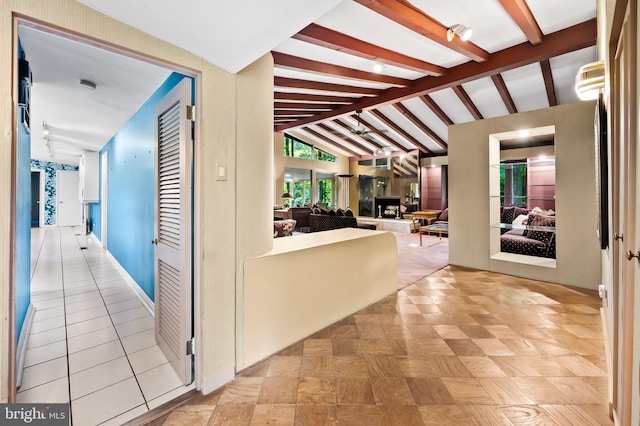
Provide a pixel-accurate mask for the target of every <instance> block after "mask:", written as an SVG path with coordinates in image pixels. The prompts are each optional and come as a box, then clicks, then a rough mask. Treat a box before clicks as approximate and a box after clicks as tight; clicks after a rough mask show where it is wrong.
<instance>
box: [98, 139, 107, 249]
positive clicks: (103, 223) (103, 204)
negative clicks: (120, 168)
mask: <svg viewBox="0 0 640 426" xmlns="http://www.w3.org/2000/svg"><path fill="white" fill-rule="evenodd" d="M108 154H109V151H105V152H103V153H102V157H101V158H100V170H101V174H102V175H101V176H100V179H101V180H100V193H101V194H100V197H101V198H100V240H101V241H100V243H101V244H102V248H103V249H105V250H106V249H107V224H108V218H107V211H108V209H107V204H108V202H109V197H108V195H109V156H108Z"/></svg>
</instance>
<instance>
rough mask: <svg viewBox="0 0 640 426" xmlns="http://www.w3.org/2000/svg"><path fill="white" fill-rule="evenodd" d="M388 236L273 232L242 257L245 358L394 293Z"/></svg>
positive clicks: (393, 249)
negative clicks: (256, 253)
mask: <svg viewBox="0 0 640 426" xmlns="http://www.w3.org/2000/svg"><path fill="white" fill-rule="evenodd" d="M397 269H398V249H397V244H396V238H395V236H394V235H393V234H391V233H388V232H381V231H372V230H364V229H356V228H344V229H336V230H332V231H324V232H315V233H311V234H303V235H295V236H291V237H282V238H276V239H275V240H274V248H273V250H272V251H271V252H270V253H268V254H266V255H264V256H260V257H256V258H254V259H248V260H245V262H244V333H243V337H244V344H243V345H240V346H243V347H244V364H243V365H239V366H238V367H239V369H242V368H246V367H248V366H250V365H252V364H254V363H256V362H258V361H260V360H262V359H264V358H266V357H268V356H269V355H271V354H274V353H276V352H278V351H279V350H281V349H284V348H286V347H287V346H289V345H291V344H293V343H295V342H297V341H299V340H301V339H303V338H305V337H306V336H309V335H311V334H313V333H315V332H316V331H318V330H321V329H323V328H324V327H327V326H329V325H331V324H333V323H334V322H336V321H339V320H341V319H343V318H345V317H347V316H349V315H351V314H353V313H356V312H358V311H360V310H362V309H363V308H365V307H367V306H369V305H371V304H373V303H375V302H377V301H379V300H381V299H383V298H384V297H386V296H388V295H390V294H393V293H395V292H396V291H397V287H398V277H397Z"/></svg>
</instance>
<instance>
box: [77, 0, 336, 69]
mask: <svg viewBox="0 0 640 426" xmlns="http://www.w3.org/2000/svg"><path fill="white" fill-rule="evenodd" d="M343 1H344V0H322V1H317V0H269V1H255V0H233V1H224V2H223V1H211V0H190V1H189V2H184V1H180V2H179V1H175V0H109V1H104V0H78V2H80V3H83V4H85V5H87V6H89V7H91V8H93V9H96V10H98V11H100V12H103V13H105V14H106V15H109V16H111V17H112V18H115V19H117V20H118V21H121V22H124V23H125V24H129V25H131V26H132V27H134V28H138V29H139V30H142V31H144V32H146V33H148V34H151V35H152V36H154V37H157V38H159V39H161V40H165V41H168V42H169V43H171V44H174V45H176V46H178V47H181V48H183V49H185V50H187V51H189V52H191V53H194V54H196V55H198V56H201V57H203V58H204V59H206V60H207V61H209V62H211V63H212V64H215V65H217V66H219V67H221V68H223V69H225V70H227V71H229V72H230V73H236V72H238V71H240V70H241V69H243V68H244V67H246V66H247V65H249V64H251V63H252V62H254V61H255V60H257V59H258V58H260V57H261V56H263V55H264V54H265V53H267V52H269V51H271V50H272V49H273V48H274V47H276V46H277V45H279V44H280V43H282V42H283V41H284V40H286V39H288V38H289V37H291V36H292V35H293V34H295V33H296V32H298V31H300V30H301V29H302V28H304V27H306V26H307V25H309V24H310V23H311V22H313V21H314V20H315V19H317V18H318V17H319V16H322V15H323V14H324V13H325V12H327V11H329V10H330V9H331V8H333V7H334V6H336V5H337V4H339V3H341V2H343Z"/></svg>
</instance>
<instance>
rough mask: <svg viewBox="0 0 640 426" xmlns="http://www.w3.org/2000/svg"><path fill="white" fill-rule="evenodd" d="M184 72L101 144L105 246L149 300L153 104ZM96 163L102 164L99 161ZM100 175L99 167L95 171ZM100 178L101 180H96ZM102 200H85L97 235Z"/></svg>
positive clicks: (151, 277) (170, 79) (151, 284)
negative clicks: (105, 186) (104, 164)
mask: <svg viewBox="0 0 640 426" xmlns="http://www.w3.org/2000/svg"><path fill="white" fill-rule="evenodd" d="M184 78H189V77H186V76H184V75H182V74H178V73H173V74H171V75H170V76H169V77H168V78H167V80H166V81H165V82H164V83H163V84H162V85H161V86H160V87H159V88H158V90H156V92H155V93H154V94H153V95H151V97H150V98H149V99H148V100H147V101H146V102H145V103H144V104H143V105H142V107H140V109H139V110H138V111H137V112H136V113H135V114H134V115H133V116H132V117H131V118H130V119H129V121H127V123H126V124H125V125H124V126H123V127H122V128H121V129H120V130H119V131H118V132H117V133H116V134H115V136H113V138H111V140H110V141H109V142H108V143H107V144H106V145H105V146H104V147H103V148H102V150H100V156H102V154H103V153H104V152H105V151H108V153H109V154H108V161H109V165H108V167H109V170H108V179H109V182H108V194H107V198H108V205H107V209H108V211H107V220H108V221H109V223H108V228H107V229H108V231H107V232H108V235H107V250H108V251H109V252H110V253H111V254H112V255H113V257H114V258H115V259H116V260H117V261H118V263H120V265H121V266H122V267H123V268H124V269H125V270H126V271H127V273H128V274H129V275H130V276H131V277H132V278H133V279H134V280H135V281H136V283H138V285H139V286H140V288H141V289H142V290H143V291H144V292H145V293H146V294H147V296H149V298H150V299H151V300H154V248H155V246H154V245H152V244H151V241H152V240H153V239H154V238H155V237H154V234H155V229H154V227H155V196H156V188H155V119H154V115H155V111H154V109H155V106H156V104H157V103H158V102H159V101H160V100H161V99H162V98H163V97H164V96H165V95H166V94H167V93H169V91H171V89H173V88H174V87H175V86H176V85H177V84H178V83H179V82H180V81H182V80H183V79H184ZM100 167H102V164H101V162H100ZM100 179H102V173H100ZM100 184H102V182H100ZM100 197H101V200H100V202H99V203H92V204H91V206H90V220H91V223H90V226H91V231H92V232H93V234H94V235H95V236H96V237H98V238H99V239H102V236H101V235H100V234H101V228H100V227H101V202H102V194H100Z"/></svg>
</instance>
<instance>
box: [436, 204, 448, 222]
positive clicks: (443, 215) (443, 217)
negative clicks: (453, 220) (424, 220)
mask: <svg viewBox="0 0 640 426" xmlns="http://www.w3.org/2000/svg"><path fill="white" fill-rule="evenodd" d="M438 220H442V221H448V220H449V207H447V208H446V209H444V210H442V213H440V216H438Z"/></svg>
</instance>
